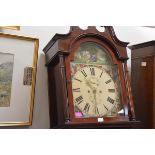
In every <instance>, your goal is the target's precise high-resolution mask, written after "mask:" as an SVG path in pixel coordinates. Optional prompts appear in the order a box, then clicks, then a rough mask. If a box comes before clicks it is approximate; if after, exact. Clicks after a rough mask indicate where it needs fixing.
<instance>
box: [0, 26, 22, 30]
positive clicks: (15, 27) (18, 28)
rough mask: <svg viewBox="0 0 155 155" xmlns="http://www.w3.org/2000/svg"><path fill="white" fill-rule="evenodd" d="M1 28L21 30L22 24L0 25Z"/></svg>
mask: <svg viewBox="0 0 155 155" xmlns="http://www.w3.org/2000/svg"><path fill="white" fill-rule="evenodd" d="M0 28H4V29H12V30H20V26H0Z"/></svg>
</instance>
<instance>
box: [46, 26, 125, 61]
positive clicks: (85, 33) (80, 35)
mask: <svg viewBox="0 0 155 155" xmlns="http://www.w3.org/2000/svg"><path fill="white" fill-rule="evenodd" d="M85 38H96V40H99V41H101V42H103V43H104V44H106V45H107V46H109V48H111V50H112V51H113V53H114V54H115V55H116V57H117V58H118V59H119V60H121V61H124V60H127V59H128V56H127V51H126V47H127V45H128V43H127V42H122V41H120V40H119V39H118V38H117V36H116V34H115V32H114V29H113V27H112V26H105V31H104V32H100V31H99V30H98V29H97V28H96V27H95V26H88V28H87V29H85V30H83V29H81V28H80V27H79V26H71V27H70V31H69V33H67V34H56V35H55V36H54V37H53V38H52V39H51V41H50V42H49V43H48V44H47V46H46V47H45V48H44V49H43V51H44V52H45V53H47V51H50V49H51V47H55V49H54V50H55V54H57V51H59V52H61V53H64V54H66V53H67V52H68V54H69V53H70V52H71V48H72V46H74V44H76V42H78V41H79V40H82V39H85ZM52 50H53V49H52ZM66 51H67V52H66ZM53 57H54V56H53ZM51 58H52V57H51Z"/></svg>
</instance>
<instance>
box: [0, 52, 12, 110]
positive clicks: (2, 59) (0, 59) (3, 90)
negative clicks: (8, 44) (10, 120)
mask: <svg viewBox="0 0 155 155" xmlns="http://www.w3.org/2000/svg"><path fill="white" fill-rule="evenodd" d="M13 64H14V55H13V54H9V53H1V52H0V107H9V106H10V99H11V87H12V76H13Z"/></svg>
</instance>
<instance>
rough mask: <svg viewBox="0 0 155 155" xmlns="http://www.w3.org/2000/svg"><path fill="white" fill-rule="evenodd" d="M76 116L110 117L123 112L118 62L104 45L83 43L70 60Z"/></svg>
mask: <svg viewBox="0 0 155 155" xmlns="http://www.w3.org/2000/svg"><path fill="white" fill-rule="evenodd" d="M71 74H72V94H73V103H74V113H75V117H78V118H79V117H81V118H83V117H103V116H106V117H113V116H117V115H120V114H124V110H123V107H122V104H121V99H120V97H121V93H120V83H119V78H118V68H117V65H114V64H113V63H112V59H111V57H110V55H109V54H108V52H107V51H106V49H104V48H103V47H101V46H100V45H98V44H96V43H93V42H85V43H82V44H81V45H80V46H79V48H78V49H77V51H76V52H75V57H74V61H72V62H71Z"/></svg>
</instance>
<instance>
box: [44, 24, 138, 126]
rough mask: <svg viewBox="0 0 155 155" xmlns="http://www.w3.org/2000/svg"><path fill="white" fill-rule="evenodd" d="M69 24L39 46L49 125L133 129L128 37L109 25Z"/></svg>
mask: <svg viewBox="0 0 155 155" xmlns="http://www.w3.org/2000/svg"><path fill="white" fill-rule="evenodd" d="M104 28H105V30H104V31H100V30H99V29H97V28H96V27H95V26H88V28H87V29H85V30H83V29H81V28H80V27H78V26H71V27H70V31H69V33H68V34H56V35H55V36H54V37H53V38H52V39H51V41H50V42H49V43H48V44H47V46H46V47H45V48H44V52H45V55H46V65H47V67H48V79H49V99H50V123H51V128H137V127H139V122H138V121H136V120H135V113H134V104H133V101H132V94H131V87H130V81H129V78H128V69H127V60H128V56H127V50H126V47H127V45H128V43H127V42H122V41H120V40H119V39H118V38H117V37H116V35H115V32H114V29H113V27H111V26H105V27H104Z"/></svg>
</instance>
